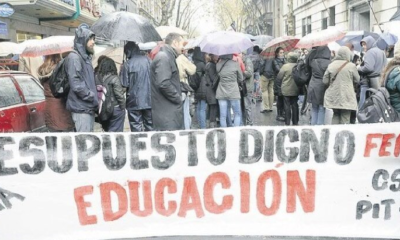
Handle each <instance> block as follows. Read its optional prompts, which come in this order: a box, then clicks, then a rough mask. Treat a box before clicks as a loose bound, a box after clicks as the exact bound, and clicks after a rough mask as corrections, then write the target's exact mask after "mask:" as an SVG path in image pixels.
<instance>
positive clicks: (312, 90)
mask: <svg viewBox="0 0 400 240" xmlns="http://www.w3.org/2000/svg"><path fill="white" fill-rule="evenodd" d="M311 54H312V58H311V57H310V59H309V62H308V64H309V66H310V68H311V80H310V83H309V84H308V89H307V102H308V103H311V105H312V111H311V125H323V124H324V123H325V108H324V95H325V90H326V87H325V85H324V83H323V82H322V79H323V77H324V74H325V71H326V69H327V68H328V66H329V64H330V63H331V50H329V48H328V46H319V47H317V48H316V49H315V50H313V52H312V53H310V56H311Z"/></svg>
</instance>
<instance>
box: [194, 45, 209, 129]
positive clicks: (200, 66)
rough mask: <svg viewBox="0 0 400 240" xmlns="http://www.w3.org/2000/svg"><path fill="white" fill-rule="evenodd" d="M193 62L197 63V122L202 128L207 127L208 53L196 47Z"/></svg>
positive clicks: (195, 95)
mask: <svg viewBox="0 0 400 240" xmlns="http://www.w3.org/2000/svg"><path fill="white" fill-rule="evenodd" d="M192 58H193V63H194V65H196V75H197V76H196V77H195V79H196V81H197V83H196V86H197V89H195V94H194V97H195V99H196V102H197V105H196V113H197V122H198V123H199V128H200V129H205V128H206V110H207V102H206V99H207V97H206V82H205V79H204V78H203V76H204V74H205V69H206V55H205V53H203V52H202V51H201V50H200V47H195V48H194V52H193V57H192Z"/></svg>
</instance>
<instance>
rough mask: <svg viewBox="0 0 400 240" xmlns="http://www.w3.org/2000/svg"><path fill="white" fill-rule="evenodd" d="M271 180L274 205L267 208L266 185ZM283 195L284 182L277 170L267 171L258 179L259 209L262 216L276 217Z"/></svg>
mask: <svg viewBox="0 0 400 240" xmlns="http://www.w3.org/2000/svg"><path fill="white" fill-rule="evenodd" d="M269 179H271V181H272V186H273V194H272V204H271V207H267V206H266V203H265V185H266V182H267V181H268V180H269ZM281 195H282V182H281V178H280V176H279V173H278V172H277V171H275V170H270V171H266V172H264V173H262V174H261V176H260V177H259V178H258V183H257V207H258V210H259V211H260V213H261V214H263V215H266V216H271V215H274V214H275V213H276V212H277V211H278V210H279V205H280V203H281Z"/></svg>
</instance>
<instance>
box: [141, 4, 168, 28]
mask: <svg viewBox="0 0 400 240" xmlns="http://www.w3.org/2000/svg"><path fill="white" fill-rule="evenodd" d="M137 5H138V8H139V14H140V15H142V16H144V17H146V18H148V19H150V20H151V21H152V23H153V24H154V25H156V26H159V25H160V21H161V16H162V11H161V0H138V1H137Z"/></svg>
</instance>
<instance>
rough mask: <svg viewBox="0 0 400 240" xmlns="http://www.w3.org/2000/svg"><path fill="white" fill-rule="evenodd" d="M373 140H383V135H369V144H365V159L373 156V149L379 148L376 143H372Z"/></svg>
mask: <svg viewBox="0 0 400 240" xmlns="http://www.w3.org/2000/svg"><path fill="white" fill-rule="evenodd" d="M373 138H382V134H380V133H373V134H368V135H367V142H366V144H365V151H364V157H369V156H370V154H371V149H373V148H377V147H378V145H377V144H376V143H372V139H373Z"/></svg>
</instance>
